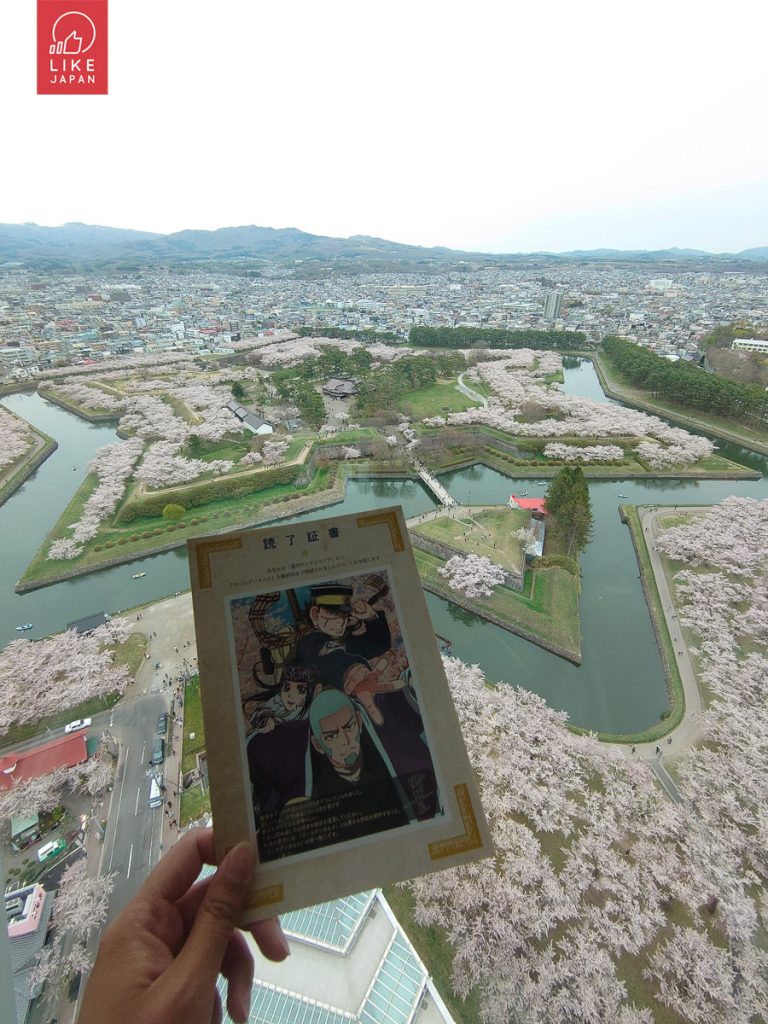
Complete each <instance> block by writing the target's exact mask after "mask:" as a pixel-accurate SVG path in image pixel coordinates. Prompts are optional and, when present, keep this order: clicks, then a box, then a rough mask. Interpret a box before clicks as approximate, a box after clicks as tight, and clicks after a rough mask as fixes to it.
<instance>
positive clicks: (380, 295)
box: [0, 262, 768, 379]
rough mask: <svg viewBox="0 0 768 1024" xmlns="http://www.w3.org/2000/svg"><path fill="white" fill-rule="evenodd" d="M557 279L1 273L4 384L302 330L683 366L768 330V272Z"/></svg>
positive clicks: (465, 272) (460, 271)
mask: <svg viewBox="0 0 768 1024" xmlns="http://www.w3.org/2000/svg"><path fill="white" fill-rule="evenodd" d="M544 273H545V272H544V271H542V269H541V267H538V268H536V267H533V266H531V267H529V268H526V267H520V268H518V269H513V268H511V267H496V268H494V267H486V268H482V269H474V268H473V267H471V266H470V265H469V264H466V265H465V266H463V267H462V265H459V266H458V268H454V269H451V270H446V271H445V272H442V273H432V274H404V273H378V274H357V275H347V276H343V275H339V276H336V275H333V276H330V275H329V276H326V277H321V278H317V279H307V278H306V277H304V276H302V274H301V268H300V267H296V268H289V269H286V268H285V267H279V266H267V267H265V268H264V269H263V270H262V271H261V273H260V276H258V277H243V276H238V275H234V274H227V275H225V274H217V273H215V272H213V271H212V272H210V273H201V272H195V273H188V274H177V273H171V272H170V271H169V270H168V269H165V268H152V269H145V270H142V271H140V272H136V273H135V274H131V275H128V276H127V277H125V276H123V277H120V278H116V277H100V276H99V275H97V274H89V275H81V276H76V275H75V276H73V275H61V274H51V275H42V274H37V273H33V272H32V271H30V270H28V269H26V268H25V267H23V266H18V265H15V266H12V267H7V266H6V267H0V377H3V378H12V379H13V378H16V379H19V378H21V379H24V378H26V377H30V376H35V375H37V374H38V373H40V372H44V371H45V370H46V369H51V368H53V367H57V366H67V365H73V364H78V363H83V362H87V361H89V360H94V361H98V360H101V359H104V358H108V357H112V356H115V355H130V354H131V353H160V354H161V353H164V352H168V351H183V352H187V353H190V354H203V355H204V354H208V353H227V352H231V351H232V348H231V346H232V345H233V343H235V342H237V341H240V340H241V339H247V338H249V337H255V336H256V335H258V334H259V333H260V332H265V331H271V330H275V329H287V330H293V329H296V328H299V327H303V326H312V327H314V328H316V329H317V332H318V334H322V332H323V329H327V328H329V327H341V328H346V329H349V330H353V331H359V330H375V331H390V332H393V333H395V334H397V335H399V336H400V337H402V338H404V339H405V338H406V337H407V335H408V331H409V330H410V328H411V327H412V326H414V325H417V324H426V325H429V326H478V327H496V328H512V329H522V328H534V329H537V328H541V329H544V328H546V329H552V328H554V329H563V330H579V331H583V332H585V334H586V335H587V338H588V340H590V341H592V342H599V341H600V340H601V339H602V338H603V337H604V336H605V335H606V334H618V335H621V336H622V337H626V338H629V339H630V340H633V341H636V342H637V343H639V344H642V345H647V346H650V347H652V348H653V349H655V350H656V351H658V352H660V353H662V354H664V355H670V356H678V357H683V358H685V357H689V358H692V357H693V355H694V354H695V353H696V351H697V343H698V341H699V340H700V339H701V338H702V337H703V336H704V335H706V334H707V333H708V332H709V331H711V330H712V329H713V328H714V327H716V326H718V325H720V324H726V323H730V322H732V321H744V322H746V323H749V324H752V325H754V326H755V327H756V328H757V329H758V332H761V331H762V330H763V329H765V328H768V275H765V274H761V273H759V272H757V271H756V272H755V273H728V272H722V273H708V272H702V271H693V270H691V271H687V272H674V273H672V272H668V273H667V276H659V271H658V268H653V267H652V266H643V265H639V264H638V265H636V266H633V267H627V266H616V265H613V264H601V263H576V262H574V263H570V264H558V265H557V266H556V267H553V268H551V269H548V270H547V271H546V273H547V275H549V276H546V277H545V276H544ZM553 275H554V276H553Z"/></svg>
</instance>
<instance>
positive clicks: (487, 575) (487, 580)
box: [438, 555, 506, 597]
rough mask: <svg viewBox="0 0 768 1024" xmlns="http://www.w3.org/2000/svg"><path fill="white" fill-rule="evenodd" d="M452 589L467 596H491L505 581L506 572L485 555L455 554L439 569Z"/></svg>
mask: <svg viewBox="0 0 768 1024" xmlns="http://www.w3.org/2000/svg"><path fill="white" fill-rule="evenodd" d="M438 572H439V573H440V575H441V576H445V577H446V578H447V580H448V586H449V587H450V588H451V590H456V591H460V592H461V593H464V594H466V595H467V597H490V596H491V594H492V593H493V588H494V587H497V586H498V585H499V584H501V583H503V582H504V580H505V579H506V573H505V572H504V570H503V569H502V567H501V566H500V565H496V564H495V563H494V562H492V561H491V560H490V558H486V557H485V555H454V556H453V558H449V559H448V561H447V562H446V563H445V565H444V566H441V568H440V569H438Z"/></svg>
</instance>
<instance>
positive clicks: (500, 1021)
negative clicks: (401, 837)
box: [410, 658, 768, 1024]
mask: <svg viewBox="0 0 768 1024" xmlns="http://www.w3.org/2000/svg"><path fill="white" fill-rule="evenodd" d="M444 663H445V666H446V672H447V676H448V681H449V684H450V687H451V692H452V694H453V698H454V702H455V705H456V709H457V712H458V715H459V720H460V722H461V725H462V730H463V733H464V737H465V740H466V743H467V748H468V751H469V755H470V759H471V761H472V764H473V766H474V769H475V771H476V773H477V776H478V779H479V782H480V787H481V798H482V802H483V807H484V809H485V812H486V816H487V818H488V821H489V824H490V827H491V831H492V836H493V842H494V846H495V853H494V856H493V857H491V858H488V859H487V860H485V861H482V862H480V863H476V864H472V865H467V866H466V867H461V868H454V869H450V870H448V871H441V872H436V873H434V874H431V875H428V876H426V877H424V878H420V879H417V880H415V881H414V882H412V883H410V886H411V888H412V891H413V894H414V897H415V916H416V920H417V922H418V923H419V924H421V925H424V926H427V927H439V928H441V929H442V931H443V932H444V934H445V936H446V938H447V940H448V942H449V944H450V946H451V948H452V951H453V975H452V978H453V987H454V990H455V991H456V992H457V994H459V995H460V996H462V997H464V996H466V995H467V994H468V993H469V992H470V991H473V990H474V991H476V993H477V995H478V998H479V1006H480V1017H481V1020H482V1021H483V1022H487V1024H508V1022H509V1021H510V1020H514V1021H519V1022H524V1024H575V1022H589V1024H598V1022H599V1024H603V1022H605V1021H622V1022H626V1024H629V1022H634V1024H649V1022H652V1021H653V1020H654V1019H655V1018H656V1013H655V1012H654V1011H658V1012H659V1013H660V1012H661V1011H662V1008H663V1007H665V1006H666V1007H670V1008H672V1009H674V1010H676V1011H677V1012H678V1013H680V1014H681V1016H682V1019H683V1020H687V1021H692V1022H699V1021H702V1022H703V1021H710V1020H711V1021H715V1022H716V1024H726V1022H727V1024H730V1022H731V1021H736V1022H739V1024H741V1022H742V1021H743V1024H747V1022H748V1021H753V1020H759V1019H762V1018H764V1017H765V1014H766V1012H768V972H766V954H765V953H764V952H763V951H762V949H761V948H760V947H759V946H758V945H757V944H756V942H755V939H756V937H757V935H758V928H759V927H761V926H762V927H764V925H765V918H764V915H765V907H764V901H763V900H762V898H761V896H760V886H759V885H758V884H757V880H758V878H760V879H761V881H762V880H763V879H764V878H765V875H764V874H761V875H758V874H757V872H756V871H755V868H754V865H749V864H748V863H746V862H745V860H744V859H743V858H742V857H739V856H735V855H734V851H733V849H732V846H731V842H730V840H729V839H728V837H727V836H724V835H722V834H721V833H720V831H719V830H718V829H717V828H715V827H712V824H711V823H710V822H709V821H707V820H704V819H703V818H702V816H701V813H700V811H701V809H700V807H698V806H694V805H691V804H688V803H683V804H676V803H674V802H673V801H671V800H669V799H668V798H667V797H666V795H665V794H664V792H663V791H662V790H661V788H660V787H658V786H657V785H656V784H655V781H654V776H653V774H652V773H651V771H650V769H649V768H648V766H647V765H645V764H644V763H642V762H640V761H637V760H634V759H632V758H629V757H625V756H623V755H622V754H620V753H619V752H618V751H617V750H615V749H614V748H613V747H611V746H610V745H606V744H601V743H599V742H597V740H596V739H595V738H594V737H591V736H586V735H575V734H573V733H570V732H568V731H567V730H566V729H565V728H564V726H565V715H564V714H563V713H562V712H557V711H554V710H552V709H551V708H548V707H547V705H546V703H545V702H544V700H543V699H542V698H541V697H539V696H537V695H534V694H531V693H527V692H526V691H525V690H522V689H519V688H518V689H513V688H512V687H510V686H508V685H504V684H501V685H498V686H489V685H488V684H487V683H486V681H485V679H484V677H483V674H482V672H481V671H480V670H479V668H478V667H477V666H467V665H464V664H463V663H461V662H459V661H458V660H457V659H453V658H445V659H444ZM764 777H765V776H763V778H764ZM713 908H714V909H713ZM676 919H678V920H679V919H683V920H685V922H686V924H685V926H684V927H683V928H680V926H678V925H677V923H676ZM686 929H687V930H688V931H689V932H690V933H691V934H690V935H689V934H685V930H686ZM665 954H668V955H665ZM630 960H631V961H632V963H633V964H635V965H637V968H638V969H639V970H641V971H645V976H646V985H647V988H646V990H645V992H639V991H638V990H637V989H636V988H635V990H634V998H635V999H638V998H639V999H640V1000H641V1002H640V1004H639V1005H636V1004H633V1002H632V998H631V997H630V994H629V988H628V985H627V982H626V979H625V967H626V964H627V963H628V962H629V961H630Z"/></svg>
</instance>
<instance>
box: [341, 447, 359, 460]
mask: <svg viewBox="0 0 768 1024" xmlns="http://www.w3.org/2000/svg"><path fill="white" fill-rule="evenodd" d="M361 456H362V452H361V451H360V449H359V448H353V447H352V446H351V445H344V446H343V447H342V449H341V457H342V458H343V459H359V458H360V457H361Z"/></svg>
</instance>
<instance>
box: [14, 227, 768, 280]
mask: <svg viewBox="0 0 768 1024" xmlns="http://www.w3.org/2000/svg"><path fill="white" fill-rule="evenodd" d="M211 261H213V262H215V263H218V264H225V265H227V267H228V268H229V269H237V268H239V269H240V270H241V271H244V272H245V271H247V270H248V269H250V270H251V272H258V267H259V264H265V263H286V264H293V265H294V266H299V267H301V268H302V271H303V272H305V273H312V272H313V269H314V270H321V269H333V268H335V269H337V270H340V271H341V270H344V271H345V272H346V271H348V270H350V269H352V268H353V267H355V266H357V268H358V269H361V270H374V269H376V270H378V269H392V270H437V269H441V268H446V267H448V266H452V265H458V264H470V265H474V266H478V265H486V266H487V265H489V264H491V265H498V264H507V263H514V264H521V263H525V264H534V265H546V264H552V263H558V262H575V261H578V262H585V263H586V262H601V263H605V262H611V263H663V264H668V265H669V264H672V265H675V264H679V265H686V266H687V265H690V264H699V265H701V264H711V265H713V266H717V265H719V266H722V265H723V264H733V263H748V262H752V263H755V262H768V246H764V247H761V248H757V249H745V250H744V251H743V252H738V253H708V252H704V251H702V250H700V249H660V250H655V251H647V250H642V249H632V250H623V249H583V250H581V249H579V250H574V251H571V252H561V253H549V252H534V253H509V254H499V253H477V252H462V251H460V250H457V249H447V248H443V247H435V248H425V247H422V246H418V245H402V244H400V243H399V242H389V241H386V240H385V239H383V238H372V237H370V236H368V235H352V236H351V237H350V238H332V237H329V236H326V235H311V234H309V233H307V232H306V231H299V230H298V229H297V228H262V227H256V226H255V225H249V226H244V227H232V228H218V229H217V230H215V231H198V230H187V231H176V232H174V233H173V234H169V235H161V234H154V233H152V232H149V231H131V230H127V229H123V228H109V227H99V226H96V225H91V224H78V223H74V224H64V225H62V226H61V227H42V226H40V225H38V224H0V264H5V263H24V264H26V265H28V266H30V267H35V268H40V269H43V268H49V269H56V268H58V269H81V270H97V269H114V270H135V269H139V268H140V267H142V266H147V265H188V266H199V265H201V264H202V263H208V262H211Z"/></svg>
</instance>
